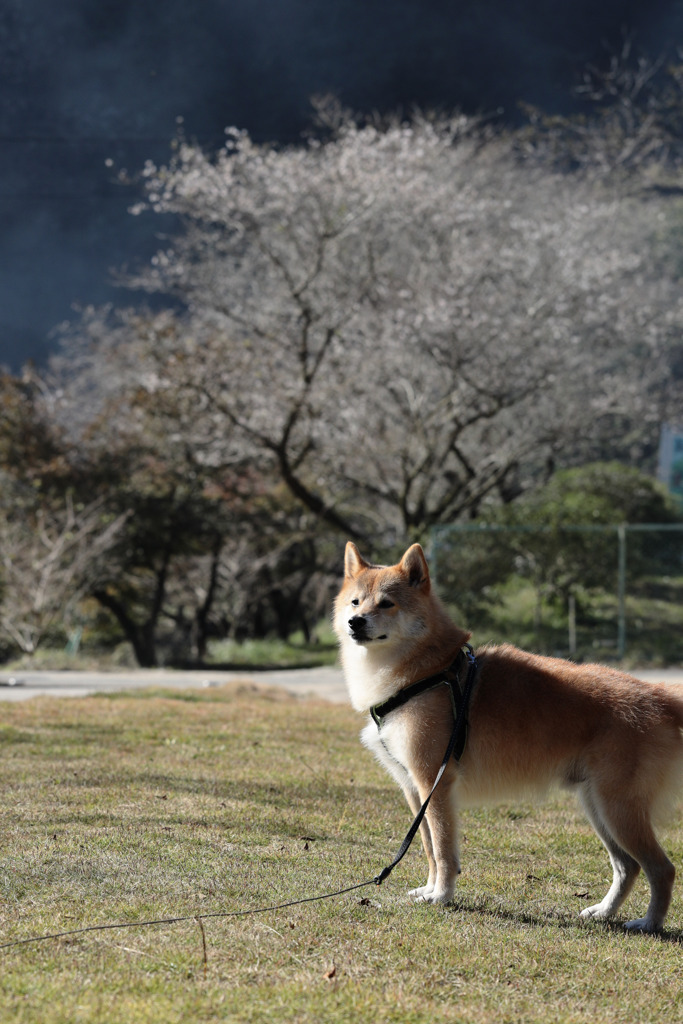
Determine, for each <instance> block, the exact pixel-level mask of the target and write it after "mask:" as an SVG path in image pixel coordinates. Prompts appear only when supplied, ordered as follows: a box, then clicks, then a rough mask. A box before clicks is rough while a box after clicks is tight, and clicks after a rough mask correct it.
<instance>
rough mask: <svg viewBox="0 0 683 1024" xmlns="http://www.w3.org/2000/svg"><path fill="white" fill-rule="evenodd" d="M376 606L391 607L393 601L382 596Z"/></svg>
mask: <svg viewBox="0 0 683 1024" xmlns="http://www.w3.org/2000/svg"><path fill="white" fill-rule="evenodd" d="M377 607H378V608H393V607H394V602H393V601H390V600H389V598H388V597H384V598H382V600H381V601H380V602H379V604H378V605H377Z"/></svg>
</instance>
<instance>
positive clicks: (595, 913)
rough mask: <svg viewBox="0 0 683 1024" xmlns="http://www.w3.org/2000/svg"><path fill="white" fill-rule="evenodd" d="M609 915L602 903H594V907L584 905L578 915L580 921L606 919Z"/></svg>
mask: <svg viewBox="0 0 683 1024" xmlns="http://www.w3.org/2000/svg"><path fill="white" fill-rule="evenodd" d="M609 916H610V911H609V910H607V908H606V907H604V906H603V905H602V903H596V904H595V906H594V907H586V909H585V910H582V911H581V913H580V915H579V917H580V918H581V920H582V921H590V920H593V921H606V920H607V918H608V917H609Z"/></svg>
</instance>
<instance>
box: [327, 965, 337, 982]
mask: <svg viewBox="0 0 683 1024" xmlns="http://www.w3.org/2000/svg"><path fill="white" fill-rule="evenodd" d="M336 976H337V968H336V966H335V965H334V964H332V966H331V967H330V969H329V971H325V977H326V978H327V980H328V981H332V979H333V978H336Z"/></svg>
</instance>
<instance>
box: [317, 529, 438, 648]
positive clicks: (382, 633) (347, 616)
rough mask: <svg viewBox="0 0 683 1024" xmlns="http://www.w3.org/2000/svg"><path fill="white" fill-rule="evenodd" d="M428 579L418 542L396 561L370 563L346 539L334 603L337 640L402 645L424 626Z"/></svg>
mask: <svg viewBox="0 0 683 1024" xmlns="http://www.w3.org/2000/svg"><path fill="white" fill-rule="evenodd" d="M430 590H431V584H430V579H429V569H428V567H427V560H426V558H425V556H424V552H423V550H422V548H421V547H420V545H419V544H413V545H412V546H411V547H409V548H408V550H407V551H406V553H405V554H404V556H403V558H402V559H401V561H400V562H399V563H398V564H397V565H391V566H385V565H371V564H370V563H369V562H366V561H365V559H364V558H363V557H362V555H361V554H360V552H359V550H358V548H357V547H356V545H355V544H353V543H352V542H351V541H349V543H348V544H347V545H346V555H345V559H344V584H343V586H342V588H341V591H340V592H339V596H338V597H337V600H336V603H335V615H334V628H335V631H336V633H337V636H338V637H339V640H340V641H341V642H342V643H351V644H354V645H359V646H361V647H372V648H374V647H380V646H388V647H390V646H393V645H396V644H399V645H404V644H405V643H406V641H408V642H410V641H415V640H416V639H417V638H418V637H419V636H421V635H422V634H423V633H424V632H425V630H426V629H427V622H426V614H425V612H426V604H428V603H429V597H430Z"/></svg>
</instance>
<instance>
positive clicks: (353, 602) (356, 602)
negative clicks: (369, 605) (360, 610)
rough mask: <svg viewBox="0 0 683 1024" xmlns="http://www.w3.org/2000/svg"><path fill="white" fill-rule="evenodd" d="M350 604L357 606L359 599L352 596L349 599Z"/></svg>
mask: <svg viewBox="0 0 683 1024" xmlns="http://www.w3.org/2000/svg"><path fill="white" fill-rule="evenodd" d="M351 604H352V605H353V607H354V608H357V607H358V605H359V604H360V601H359V600H358V598H357V597H354V598H352V599H351Z"/></svg>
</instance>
